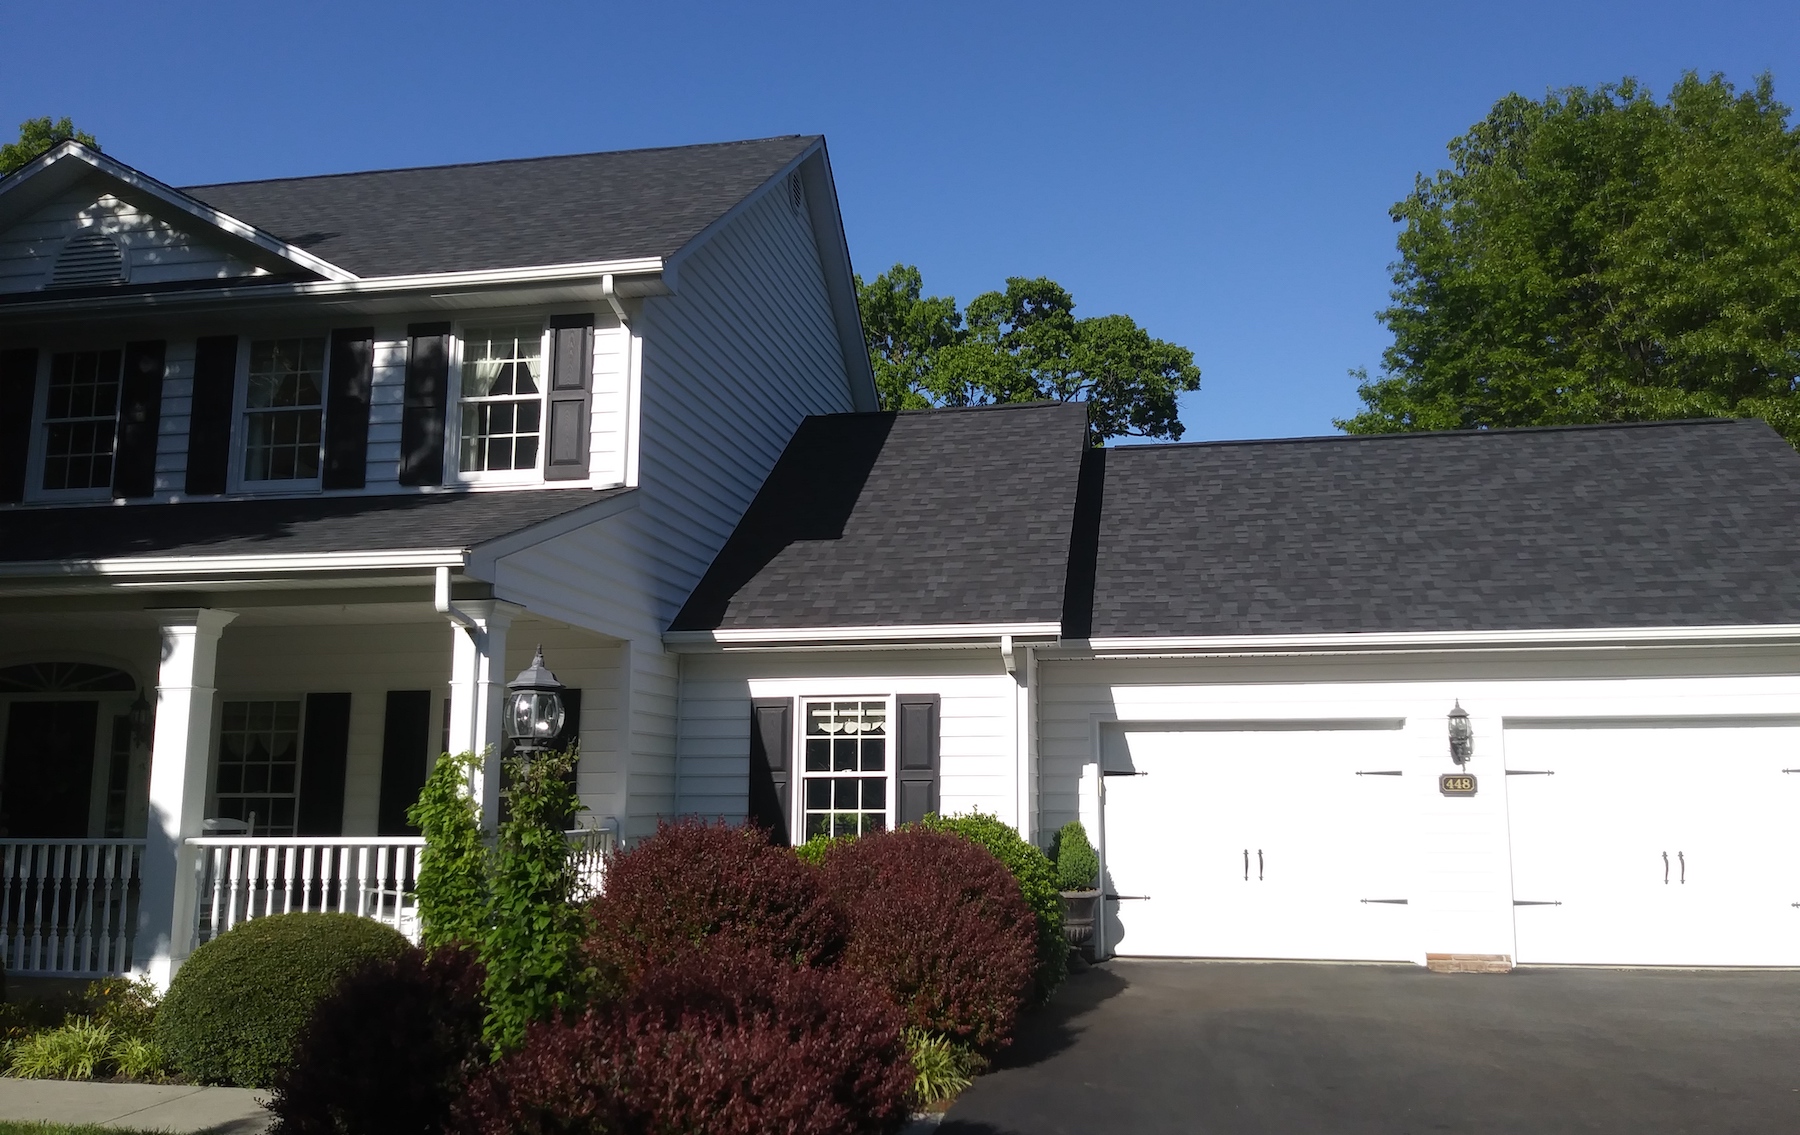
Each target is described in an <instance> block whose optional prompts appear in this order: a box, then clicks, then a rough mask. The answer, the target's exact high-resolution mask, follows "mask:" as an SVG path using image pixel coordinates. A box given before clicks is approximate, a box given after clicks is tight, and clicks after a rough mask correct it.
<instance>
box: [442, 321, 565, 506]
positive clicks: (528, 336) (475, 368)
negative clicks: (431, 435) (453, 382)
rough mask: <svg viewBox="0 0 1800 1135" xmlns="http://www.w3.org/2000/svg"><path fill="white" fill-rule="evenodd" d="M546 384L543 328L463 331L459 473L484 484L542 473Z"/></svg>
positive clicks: (535, 325) (524, 326)
mask: <svg viewBox="0 0 1800 1135" xmlns="http://www.w3.org/2000/svg"><path fill="white" fill-rule="evenodd" d="M543 378H544V327H543V324H541V323H523V324H514V325H508V326H498V327H471V328H467V329H465V330H464V331H463V334H462V376H461V383H460V386H459V389H458V404H459V409H458V412H459V415H460V421H459V423H458V430H457V433H458V437H459V444H458V447H457V455H458V456H457V468H458V470H460V471H461V472H462V473H463V474H464V475H465V476H474V477H476V478H479V477H480V475H482V474H489V473H502V474H504V473H512V472H520V471H531V470H535V469H537V467H538V449H539V439H540V437H541V434H542V423H543V415H544V395H543V389H544V381H543Z"/></svg>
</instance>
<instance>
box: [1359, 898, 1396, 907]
mask: <svg viewBox="0 0 1800 1135" xmlns="http://www.w3.org/2000/svg"><path fill="white" fill-rule="evenodd" d="M1363 902H1365V903H1370V902H1375V903H1384V904H1386V905H1388V906H1406V905H1407V901H1406V900H1405V899H1364V900H1363Z"/></svg>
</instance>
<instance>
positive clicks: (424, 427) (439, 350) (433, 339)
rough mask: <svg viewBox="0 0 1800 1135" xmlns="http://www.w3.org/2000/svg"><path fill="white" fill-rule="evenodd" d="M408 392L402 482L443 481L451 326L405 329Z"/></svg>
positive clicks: (425, 325) (403, 423) (417, 325)
mask: <svg viewBox="0 0 1800 1135" xmlns="http://www.w3.org/2000/svg"><path fill="white" fill-rule="evenodd" d="M406 334H407V338H408V339H409V340H410V342H409V343H408V344H407V351H406V394H405V396H404V399H403V405H402V407H401V412H400V483H401V484H402V485H441V484H443V483H444V412H445V410H446V408H447V407H448V406H449V404H450V325H449V324H448V323H415V324H413V325H412V326H411V327H408V328H407V329H406Z"/></svg>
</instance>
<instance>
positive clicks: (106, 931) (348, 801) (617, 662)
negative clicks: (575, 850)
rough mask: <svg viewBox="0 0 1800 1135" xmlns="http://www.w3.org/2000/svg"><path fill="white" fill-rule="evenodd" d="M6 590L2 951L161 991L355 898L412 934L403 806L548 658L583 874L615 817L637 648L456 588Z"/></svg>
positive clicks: (490, 776) (493, 764) (487, 742)
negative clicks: (191, 956) (123, 977)
mask: <svg viewBox="0 0 1800 1135" xmlns="http://www.w3.org/2000/svg"><path fill="white" fill-rule="evenodd" d="M435 574H436V578H434V576H433V574H429V573H421V572H419V571H418V570H417V569H414V570H412V571H410V572H407V573H405V574H404V575H402V576H399V577H389V578H384V579H381V580H379V581H378V582H372V581H369V580H367V579H363V580H349V579H344V578H341V577H340V578H310V579H306V580H302V581H295V580H292V579H283V580H277V579H271V578H264V579H259V580H249V579H243V578H239V579H234V580H228V581H222V582H221V581H209V584H210V585H209V586H197V587H191V588H188V589H185V590H183V591H172V590H169V589H167V588H165V587H145V588H141V589H137V588H132V587H129V586H119V585H111V586H105V587H96V586H93V585H91V584H89V585H85V586H79V587H77V586H60V587H59V586H55V585H46V584H41V583H39V584H34V585H29V586H26V585H22V584H15V585H13V586H8V587H5V588H4V594H0V745H3V746H4V749H3V750H0V960H3V961H4V963H5V965H6V969H7V971H8V972H10V973H18V974H42V975H55V976H71V977H73V976H87V975H98V974H109V973H126V972H138V973H145V974H148V975H149V976H150V977H151V978H152V979H153V980H155V981H157V982H158V983H166V981H167V979H168V977H169V976H170V974H172V972H173V970H174V968H175V967H176V966H178V965H179V964H180V962H181V961H182V959H184V958H185V957H186V956H187V954H188V953H190V952H191V951H192V950H193V949H194V947H195V946H196V945H197V944H198V943H200V942H203V941H205V940H207V939H208V938H210V937H212V936H214V935H216V934H218V933H221V932H223V931H224V930H225V929H228V928H229V927H230V926H231V925H233V924H235V923H236V922H237V921H240V920H242V919H244V918H248V917H255V916H258V915H261V914H270V913H280V912H285V911H291V910H344V911H349V912H352V913H356V914H360V915H365V916H368V917H374V918H380V919H382V920H383V921H387V922H389V923H391V924H393V925H395V926H396V927H398V928H400V929H401V930H402V931H403V932H408V933H416V929H417V927H416V917H415V915H414V911H413V907H412V898H411V892H412V890H413V884H414V881H415V880H416V877H417V870H418V862H419V853H420V847H421V841H420V840H419V839H418V837H417V836H416V834H415V833H414V832H413V830H412V829H411V828H410V827H409V825H408V824H407V822H406V810H407V808H408V806H409V805H411V804H412V802H413V801H414V800H415V799H416V798H417V795H418V791H419V788H420V786H421V785H422V784H423V782H424V779H425V775H426V773H427V771H428V770H429V768H430V765H431V762H432V761H433V760H435V759H436V757H437V755H438V754H440V753H442V752H446V751H450V752H455V751H463V750H471V751H476V752H481V751H491V752H493V753H494V754H496V756H495V757H494V758H493V759H490V760H489V762H488V765H487V768H486V770H485V772H484V775H483V776H482V777H481V778H480V782H479V783H477V784H475V785H473V786H472V788H473V791H474V792H475V794H476V795H477V797H478V798H479V799H480V800H481V803H482V806H483V809H484V812H485V813H487V815H488V816H489V818H490V819H491V818H492V817H493V815H494V813H495V811H496V810H497V806H498V788H499V769H498V760H497V753H498V751H499V749H500V748H501V745H502V742H501V738H500V728H499V724H500V721H499V718H500V714H499V710H500V699H501V695H502V692H503V690H504V686H505V683H506V682H507V681H508V680H509V679H510V678H511V677H512V676H513V675H514V674H516V673H517V672H519V671H520V670H522V669H524V668H525V667H526V666H527V665H528V664H529V662H530V659H531V653H532V650H533V649H534V648H535V647H537V646H540V645H541V646H542V648H543V651H544V655H545V658H546V661H547V663H548V665H549V666H550V667H551V668H552V669H553V670H554V671H555V672H556V674H557V676H558V677H559V678H560V679H561V680H562V682H563V683H564V684H565V685H566V687H567V688H568V694H567V696H566V699H565V701H566V708H567V717H566V723H565V727H564V734H563V737H562V738H561V739H562V740H563V741H564V742H565V743H567V742H579V744H580V747H581V761H580V765H579V771H578V774H577V784H576V788H577V791H578V793H579V794H580V797H581V800H582V803H583V805H584V807H585V808H586V811H585V812H583V813H581V814H580V815H579V816H578V817H577V819H576V821H575V823H576V825H577V827H578V829H579V830H578V831H576V832H575V833H573V838H575V839H577V840H578V841H579V846H580V849H581V851H582V853H583V855H584V856H585V857H586V860H585V862H586V865H587V869H588V874H589V877H590V879H591V878H592V876H593V873H594V871H595V870H597V864H598V857H599V854H600V852H601V851H602V850H603V849H604V848H605V847H607V846H610V843H611V840H612V838H613V835H614V833H616V832H617V830H618V824H619V818H620V817H621V816H622V815H623V814H624V804H625V801H624V788H625V785H624V768H625V761H624V758H623V757H622V755H621V754H622V753H624V752H625V750H626V748H627V746H626V742H625V736H624V715H623V713H622V706H623V704H624V701H625V699H624V689H625V686H624V683H625V682H626V681H627V680H628V679H627V678H626V677H625V675H626V674H627V672H628V671H629V668H630V667H629V658H630V648H629V644H628V643H626V642H624V641H622V640H619V639H614V638H609V637H607V636H604V635H600V634H596V633H592V632H589V631H586V630H582V629H578V628H575V627H571V626H569V625H567V624H565V623H562V622H558V621H555V620H552V619H548V618H545V617H542V616H540V615H535V614H533V613H532V612H531V611H529V610H527V609H526V608H525V607H523V606H520V605H518V604H513V603H508V602H504V601H501V600H498V599H495V598H493V596H492V591H491V589H490V588H489V587H488V586H487V585H485V584H480V583H476V582H474V581H469V580H455V579H453V577H452V576H451V575H450V572H449V569H448V568H444V569H442V570H440V571H438V572H436V573H435Z"/></svg>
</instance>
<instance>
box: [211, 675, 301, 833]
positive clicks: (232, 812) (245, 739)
mask: <svg viewBox="0 0 1800 1135" xmlns="http://www.w3.org/2000/svg"><path fill="white" fill-rule="evenodd" d="M299 781H300V702H298V701H228V702H226V703H225V704H224V706H223V707H222V709H221V712H220V716H219V771H218V779H217V781H216V782H215V783H216V792H215V795H216V796H217V798H218V814H219V816H220V817H221V818H223V819H230V820H242V821H244V822H245V823H247V824H249V825H250V828H251V831H252V833H253V834H255V835H293V834H294V809H295V806H296V802H297V801H298V800H299V798H300V796H299V790H300V783H299Z"/></svg>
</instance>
